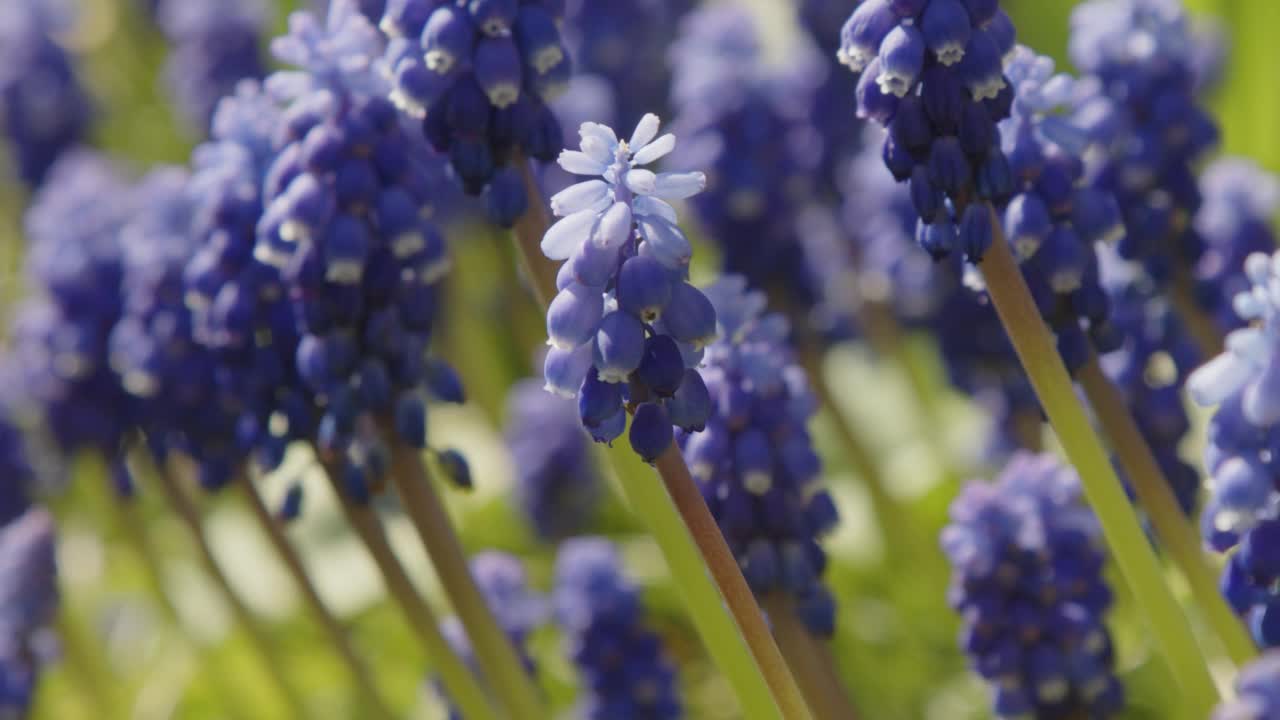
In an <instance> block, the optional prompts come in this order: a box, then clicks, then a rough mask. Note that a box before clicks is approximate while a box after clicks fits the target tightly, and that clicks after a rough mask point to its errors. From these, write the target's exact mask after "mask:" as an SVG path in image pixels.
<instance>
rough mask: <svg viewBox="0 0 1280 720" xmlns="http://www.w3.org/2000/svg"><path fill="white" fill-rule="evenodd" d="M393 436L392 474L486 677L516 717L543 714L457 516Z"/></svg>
mask: <svg viewBox="0 0 1280 720" xmlns="http://www.w3.org/2000/svg"><path fill="white" fill-rule="evenodd" d="M387 435H388V436H389V439H391V477H392V481H393V482H394V483H395V486H396V490H397V491H398V492H399V493H400V499H401V500H402V501H403V502H404V506H405V509H406V511H407V513H408V515H409V519H410V520H411V521H412V522H413V525H414V527H415V528H416V529H417V531H418V537H419V538H420V539H421V540H422V545H423V546H424V547H425V548H426V551H427V555H428V556H430V558H431V564H432V565H433V566H434V567H435V569H436V574H437V575H438V576H439V577H440V584H441V585H442V586H443V587H444V591H445V594H446V595H448V596H449V601H450V603H451V604H452V605H453V609H454V612H456V613H457V615H458V619H459V620H461V621H462V626H463V627H464V628H465V629H466V631H467V637H468V638H470V640H471V646H472V648H473V649H474V650H475V654H476V659H477V660H478V661H479V663H480V667H481V669H482V670H483V673H484V677H485V679H486V680H488V682H489V683H490V684H491V685H492V686H493V687H494V689H495V690H497V695H498V698H499V699H500V700H501V701H502V703H503V704H504V705H505V706H506V708H507V711H508V712H509V713H510V715H511V717H513V718H517V720H526V719H527V720H541V719H542V718H545V717H546V716H547V711H546V709H545V708H544V707H543V701H542V697H541V695H540V694H539V691H538V687H537V685H536V684H534V682H533V678H532V677H531V676H530V675H529V673H528V671H527V670H525V667H524V664H523V662H522V661H521V660H520V655H519V653H517V652H516V649H515V646H513V645H512V644H511V639H510V638H509V637H507V634H506V632H504V631H503V629H502V626H501V625H499V624H498V620H497V618H496V617H495V616H494V614H493V610H492V609H490V608H489V604H488V603H487V602H486V601H485V599H484V595H482V594H481V593H480V588H479V587H478V586H477V585H476V581H475V578H473V577H472V576H471V570H470V568H468V567H467V558H466V555H465V554H464V553H463V550H462V543H461V542H460V541H459V540H458V536H457V533H455V532H454V529H453V522H452V521H451V520H450V519H449V514H448V513H447V512H446V511H445V508H444V504H443V503H442V502H441V501H440V496H439V494H438V493H437V492H436V489H435V486H434V485H433V484H432V482H431V478H430V477H429V475H428V473H427V468H426V465H425V464H423V462H422V454H421V453H420V452H419V451H418V450H417V449H416V448H414V447H411V446H409V445H407V444H406V443H404V442H400V441H398V440H396V439H394V438H392V437H390V436H392V435H393V433H387Z"/></svg>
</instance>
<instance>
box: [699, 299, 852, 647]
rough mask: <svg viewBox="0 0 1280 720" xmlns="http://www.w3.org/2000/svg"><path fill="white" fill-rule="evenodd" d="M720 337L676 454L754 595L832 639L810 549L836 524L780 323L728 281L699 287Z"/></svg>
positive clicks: (803, 385)
mask: <svg viewBox="0 0 1280 720" xmlns="http://www.w3.org/2000/svg"><path fill="white" fill-rule="evenodd" d="M707 295H708V297H710V298H711V302H712V304H713V305H714V306H715V308H716V313H717V317H718V318H719V324H720V330H721V338H720V340H718V341H717V342H716V343H714V344H713V345H711V346H709V347H708V348H707V354H706V358H705V359H704V361H703V365H702V367H700V368H699V370H698V372H699V373H700V374H701V376H702V379H703V381H704V383H705V385H706V388H707V399H708V401H709V404H710V416H709V417H708V418H707V420H706V429H705V430H704V431H703V432H701V433H697V434H693V433H686V432H682V433H681V435H680V447H681V450H682V451H683V452H684V456H685V460H686V462H688V464H689V470H690V472H691V473H692V474H693V477H694V480H696V481H697V483H698V487H699V489H700V490H701V491H702V496H703V498H704V499H705V500H706V502H707V507H708V508H709V509H710V510H711V514H712V515H713V516H714V517H715V518H716V522H717V523H718V524H719V525H720V530H721V532H723V533H724V536H725V540H726V541H727V542H728V543H729V548H730V550H731V551H732V552H733V554H734V556H735V557H737V558H738V562H739V564H740V565H741V567H742V574H743V575H744V576H745V577H746V579H747V582H748V583H750V585H751V588H752V590H753V591H755V592H756V594H758V595H760V596H762V597H763V596H765V595H768V594H770V593H776V592H777V593H784V594H787V595H789V596H791V597H792V598H794V599H795V607H796V611H797V613H798V614H799V616H800V619H801V621H802V622H804V624H805V625H806V626H808V628H809V629H810V630H811V631H812V632H813V633H814V634H816V635H820V636H824V637H826V636H830V635H831V633H832V632H834V630H835V611H836V608H835V601H834V599H833V597H832V595H831V592H830V591H829V590H828V589H827V588H826V586H825V585H823V583H822V572H823V570H824V568H825V566H826V554H825V553H824V552H823V550H822V547H821V545H820V544H819V540H820V539H821V537H822V536H823V535H824V534H825V533H826V532H828V531H829V530H831V529H832V528H833V527H834V526H835V524H836V522H837V521H838V516H837V513H836V508H835V505H834V503H833V502H832V500H831V497H830V496H829V495H828V494H827V493H826V492H825V491H823V490H821V489H820V488H818V487H816V481H817V479H818V476H819V474H820V472H821V463H820V461H819V459H818V456H817V454H816V453H815V452H814V449H813V441H812V438H811V437H810V436H809V431H808V429H807V427H806V426H807V424H808V421H809V419H810V418H811V417H812V416H813V414H814V412H816V410H817V400H816V399H815V398H814V396H813V394H812V393H811V392H810V390H809V387H808V384H807V381H806V380H805V375H804V370H803V369H802V368H801V367H800V366H799V365H797V364H796V362H795V358H794V357H793V353H792V351H791V348H790V347H789V345H788V341H787V335H788V332H789V327H788V324H787V321H786V320H785V319H784V318H783V317H782V316H781V315H765V314H764V307H765V298H764V295H762V294H761V293H759V292H753V291H748V290H747V289H746V282H745V280H744V279H743V278H741V277H738V276H734V275H729V276H726V277H724V278H722V279H720V280H719V281H718V282H717V283H716V284H715V285H712V286H711V287H709V288H707Z"/></svg>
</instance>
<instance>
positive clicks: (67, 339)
mask: <svg viewBox="0 0 1280 720" xmlns="http://www.w3.org/2000/svg"><path fill="white" fill-rule="evenodd" d="M134 202H135V197H134V193H133V192H132V188H131V183H130V181H129V180H128V179H126V178H125V177H123V176H122V174H121V173H120V172H119V171H118V169H117V168H116V167H114V166H113V165H112V164H111V163H110V161H108V160H107V159H105V158H104V157H102V156H99V155H95V154H92V153H89V152H87V151H78V152H75V153H71V154H68V155H66V156H64V157H63V158H62V159H61V160H60V161H59V162H58V163H57V165H55V166H54V168H53V169H52V170H51V171H50V173H49V178H48V181H47V182H46V184H45V185H44V187H43V189H42V190H41V191H40V192H38V193H37V194H36V195H35V197H34V199H33V202H32V204H31V206H30V208H29V209H28V211H27V213H26V216H25V218H24V226H25V227H24V230H25V234H26V237H27V240H28V249H27V256H26V265H25V275H26V279H27V287H28V288H29V289H30V291H31V296H30V297H29V298H28V299H26V300H24V301H23V303H22V304H21V305H20V306H19V307H18V309H17V314H16V317H15V319H14V324H13V328H12V331H11V341H12V343H11V350H12V353H13V361H14V363H15V365H14V366H15V368H16V370H15V372H17V374H18V383H17V385H16V387H15V392H16V393H17V394H18V395H19V396H20V397H19V398H17V401H18V402H21V403H24V404H27V405H29V406H31V407H32V408H33V409H34V411H35V413H36V414H37V415H38V421H39V423H40V424H41V425H42V430H43V431H44V432H46V433H47V434H48V435H49V437H50V438H51V440H52V441H53V444H54V445H55V447H56V448H57V449H58V450H59V451H60V454H62V455H66V456H70V455H72V454H74V453H75V452H77V451H81V450H94V451H98V452H101V453H102V454H103V455H104V456H106V457H107V458H112V457H114V456H115V455H116V453H117V451H118V449H119V447H120V444H121V442H122V440H123V438H124V433H125V431H126V430H127V428H128V426H129V425H130V424H131V417H132V414H133V411H132V407H131V404H130V402H129V396H128V394H127V393H126V392H125V390H124V388H123V387H122V385H121V383H120V379H119V377H118V376H117V375H116V374H115V373H114V372H113V371H112V368H111V364H110V359H109V352H108V350H109V340H110V336H111V331H112V328H113V327H114V326H115V324H116V322H117V321H118V320H119V318H120V315H121V312H122V310H123V303H122V300H121V278H122V274H123V259H122V250H121V240H120V237H121V229H122V228H123V227H124V225H125V223H126V222H127V221H128V218H129V216H130V213H131V208H132V207H133V204H134Z"/></svg>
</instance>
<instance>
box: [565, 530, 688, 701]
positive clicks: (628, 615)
mask: <svg viewBox="0 0 1280 720" xmlns="http://www.w3.org/2000/svg"><path fill="white" fill-rule="evenodd" d="M555 578H556V579H555V592H554V595H553V605H554V608H555V617H556V621H557V623H558V624H559V625H560V627H561V628H562V630H563V631H564V634H565V643H566V646H567V652H568V655H569V659H570V660H571V661H572V662H573V664H574V665H575V666H576V667H577V669H578V672H579V673H580V675H581V679H582V689H583V693H582V700H581V706H580V709H579V717H582V718H585V719H586V720H613V719H615V718H646V719H647V720H675V719H676V718H680V717H683V715H684V713H683V709H682V706H681V701H680V686H679V683H678V681H677V678H676V669H675V667H674V665H672V663H671V662H670V661H669V660H668V659H667V658H666V657H664V653H663V648H662V640H661V638H659V637H658V635H657V634H656V633H654V632H653V630H651V629H649V627H647V626H646V624H645V623H644V608H643V607H642V606H641V602H640V589H639V588H638V587H636V585H635V583H633V582H632V581H631V580H629V579H628V578H627V577H626V576H625V575H624V574H623V571H622V563H621V561H620V560H619V558H618V554H617V551H616V550H615V549H614V546H613V545H612V544H610V543H609V541H607V540H605V539H603V538H576V539H573V540H568V541H566V542H565V543H564V544H563V545H561V546H560V553H559V555H558V556H557V557H556V571H555Z"/></svg>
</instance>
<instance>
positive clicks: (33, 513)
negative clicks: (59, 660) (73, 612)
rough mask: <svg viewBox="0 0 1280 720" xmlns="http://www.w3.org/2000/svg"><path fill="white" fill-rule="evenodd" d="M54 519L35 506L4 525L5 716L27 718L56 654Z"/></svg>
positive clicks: (1, 661) (0, 624) (0, 710)
mask: <svg viewBox="0 0 1280 720" xmlns="http://www.w3.org/2000/svg"><path fill="white" fill-rule="evenodd" d="M54 533H55V528H54V523H53V517H52V516H50V515H49V513H48V512H46V511H45V510H44V509H42V508H32V509H30V510H27V511H26V512H25V513H24V514H23V515H21V516H20V517H18V518H17V519H15V520H12V521H10V522H7V523H5V524H4V525H0V716H5V717H26V715H27V713H28V712H29V710H30V706H31V702H32V700H33V698H34V696H35V689H36V683H37V682H38V680H39V673H40V670H41V667H42V666H43V665H44V664H45V663H47V662H49V660H50V659H51V656H52V654H53V652H54V650H53V647H52V646H53V644H54V643H53V642H52V639H51V638H50V637H49V633H50V632H51V630H50V626H51V625H52V624H53V620H54V616H55V615H56V613H57V610H58V604H59V600H60V598H59V594H58V578H57V575H58V568H57V558H56V552H55V550H56V548H55V541H56V538H55V535H54Z"/></svg>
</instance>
